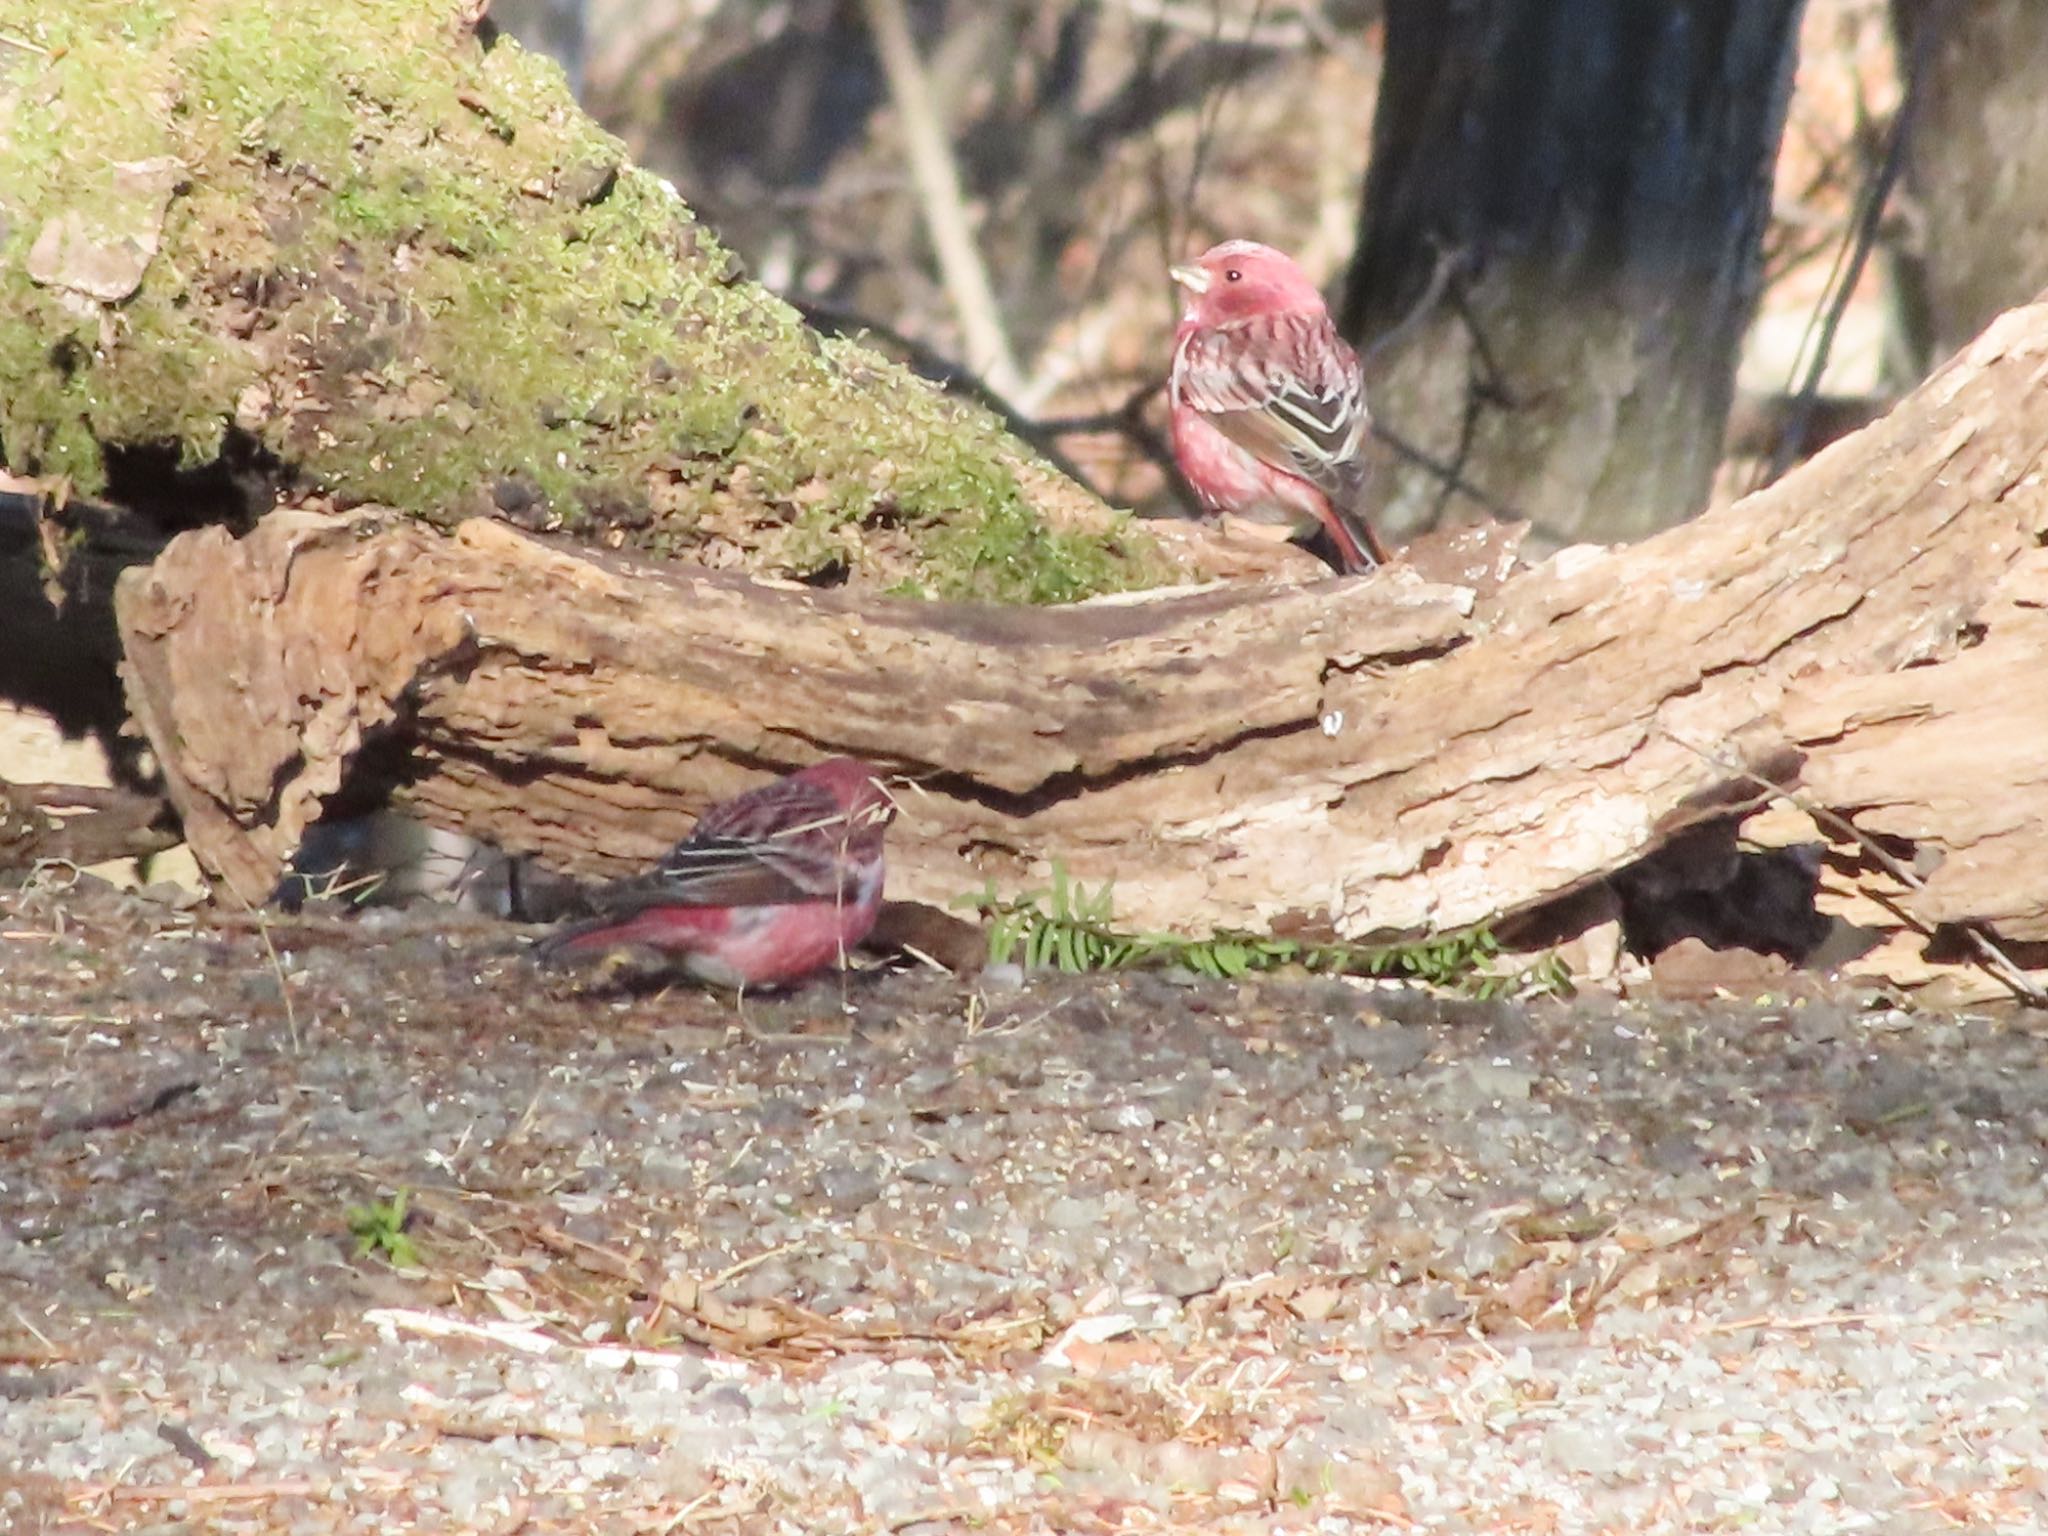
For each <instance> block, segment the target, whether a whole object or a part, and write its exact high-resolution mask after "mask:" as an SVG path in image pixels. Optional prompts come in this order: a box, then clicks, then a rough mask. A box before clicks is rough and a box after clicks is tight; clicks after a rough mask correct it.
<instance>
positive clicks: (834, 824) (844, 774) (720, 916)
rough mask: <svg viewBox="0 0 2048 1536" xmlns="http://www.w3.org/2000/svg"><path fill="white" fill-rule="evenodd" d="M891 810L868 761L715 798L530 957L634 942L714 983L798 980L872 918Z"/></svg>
mask: <svg viewBox="0 0 2048 1536" xmlns="http://www.w3.org/2000/svg"><path fill="white" fill-rule="evenodd" d="M895 814H896V807H895V805H894V804H893V803H891V801H890V799H889V796H888V794H887V793H886V792H885V791H884V790H883V789H882V786H881V784H880V783H879V782H878V780H877V778H876V775H875V771H874V769H872V768H870V767H869V766H868V765H867V764H866V763H863V762H859V761H856V760H855V759H853V758H850V757H834V758H829V759H827V760H826V761H824V762H822V763H814V764H813V765H812V766H810V767H809V768H805V769H803V770H802V771H801V772H798V773H793V774H791V775H789V776H788V777H787V778H783V779H777V780H776V781H775V782H774V783H773V784H764V785H762V786H761V787H760V788H759V789H751V790H748V791H747V792H746V793H745V794H743V795H736V796H734V797H733V798H732V799H730V800H725V801H721V802H720V803H719V804H717V805H714V806H712V807H711V808H710V809H709V810H707V811H706V812H705V813H704V815H703V817H702V818H701V819H700V820H699V821H698V823H697V826H696V828H695V830H694V831H692V832H691V833H690V835H689V836H688V837H687V838H685V839H684V840H683V841H682V842H680V843H678V844H676V846H675V847H674V848H672V849H670V850H669V854H668V857H667V858H665V859H663V860H662V861H661V863H660V864H659V865H658V866H657V867H656V868H655V869H654V870H653V872H652V873H650V874H646V875H640V876H636V877H634V878H632V879H630V880H621V881H618V882H616V883H614V884H612V885H608V886H604V887H601V888H600V889H599V890H598V891H597V892H596V893H595V895H594V897H593V901H594V903H595V905H596V908H597V912H598V915H597V916H596V917H594V918H591V919H590V920H589V921H587V922H581V923H574V924H571V925H570V926H569V927H566V928H563V929H560V930H558V931H557V932H555V933H552V934H549V935H548V937H547V938H545V939H543V940H542V941H541V942H540V943H539V944H538V945H536V946H535V948H534V951H533V954H534V958H535V959H536V960H539V961H541V962H543V963H551V962H554V961H558V960H563V959H569V958H573V957H576V956H583V955H593V954H602V953H604V952H605V951H607V950H611V949H614V948H617V947H620V946H626V945H631V946H639V947H645V948H650V949H658V950H662V951H664V952H666V953H668V954H671V955H673V956H675V957H676V958H677V959H678V960H679V961H680V963H681V966H682V969H683V970H684V971H685V972H687V973H688V974H689V975H690V976H692V977H694V978H695V979H696V980H698V981H705V982H710V983H711V984H712V985H714V986H721V987H759V986H777V985H781V984H783V983H786V982H792V981H801V980H802V979H803V978H804V977H806V976H809V975H811V974H812V973H813V972H815V971H821V970H823V969H825V968H826V967H827V966H829V965H832V964H834V963H835V962H840V963H843V961H844V959H845V956H846V952H847V951H848V950H850V949H852V948H853V947H854V946H855V945H856V944H858V943H859V942H860V941H861V940H862V939H864V938H866V937H867V935H868V931H869V930H870V929H872V928H873V927H874V926H875V914H876V913H878V912H879V911H880V910H881V907H882V837H883V834H884V833H885V832H886V831H887V829H888V825H889V822H890V820H891V819H892V818H893V817H894V816H895Z"/></svg>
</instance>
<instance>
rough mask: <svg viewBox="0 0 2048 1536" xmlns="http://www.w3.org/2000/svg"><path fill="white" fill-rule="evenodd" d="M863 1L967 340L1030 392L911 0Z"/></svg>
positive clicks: (1004, 387) (1009, 394)
mask: <svg viewBox="0 0 2048 1536" xmlns="http://www.w3.org/2000/svg"><path fill="white" fill-rule="evenodd" d="M862 3H863V9H864V10H865V11H866V13H867V20H868V31H869V32H870V33H871V34H872V36H873V38H874V43H875V51H876V53H878V54H879V55H880V56H881V60H882V71H883V73H884V74H885V75H886V76H887V77H888V81H889V96H890V99H891V100H892V101H893V102H894V103H895V106H896V115H897V117H898V118H899V119H900V120H901V122H902V125H903V141H904V148H905V151H906V152H907V153H908V154H909V157H910V174H911V177H912V179H913V180H914V181H915V182H916V184H917V193H918V201H919V203H920V205H921V206H922V208H923V212H924V222H925V230H926V232H927V233H928V234H930V236H931V240H932V248H933V250H934V252H935V253H936V254H937V256H938V260H939V275H940V277H941V278H942V279H943V280H944V282H945V285H946V293H947V296H948V297H949V298H950V299H951V300H952V302H953V314H954V317H955V318H956V319H958V320H959V322H960V330H961V334H962V335H963V336H964V337H965V339H966V343H967V355H968V358H969V360H970V361H971V362H972V364H973V365H974V367H975V369H976V370H977V371H978V372H979V373H980V374H981V375H982V376H983V377H984V378H986V379H987V380H988V381H989V384H990V385H991V386H992V387H993V388H994V390H995V392H996V393H997V394H998V395H1001V396H1003V397H1004V398H1005V399H1009V400H1019V399H1022V397H1023V392H1024V375H1023V371H1022V370H1021V369H1019V368H1018V366H1017V357H1016V354H1015V353H1014V352H1013V351H1012V350H1011V348H1010V338H1009V335H1008V334H1007V333H1006V332H1005V331H1004V329H1003V322H1002V315H1001V312H1000V311H999V310H998V309H997V307H996V296H995V289H994V288H993V287H992V286H991V285H990V283H989V277H988V267H987V266H986V265H985V264H984V263H983V261H982V259H981V252H980V251H979V250H978V249H976V247H975V244H974V233H973V231H972V230H971V229H970V228H969V227H968V222H967V206H966V199H965V197H964V196H963V195H962V193H961V189H960V168H959V166H958V165H957V164H956V163H955V161H954V159H953V150H952V146H951V144H950V143H949V142H948V140H947V136H946V130H945V125H944V124H942V123H941V122H940V121H939V114H938V109H937V108H936V107H935V106H934V105H933V103H932V96H931V86H930V82H929V80H928V79H927V78H926V76H925V72H924V64H923V62H922V61H921V60H920V59H919V58H918V56H917V44H916V43H915V42H913V41H912V39H911V35H910V18H909V16H908V14H906V12H905V10H904V4H903V0H862Z"/></svg>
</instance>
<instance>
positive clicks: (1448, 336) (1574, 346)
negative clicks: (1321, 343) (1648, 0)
mask: <svg viewBox="0 0 2048 1536" xmlns="http://www.w3.org/2000/svg"><path fill="white" fill-rule="evenodd" d="M1800 8H1801V7H1800V0H1760V3H1756V4H1748V5H1729V4H1727V3H1726V0H1674V3H1670V4H1663V5H1640V4H1637V3H1634V0H1567V3H1548V0H1546V3H1530V0H1481V3H1478V4H1471V5H1459V6H1449V5H1443V4H1441V3H1439V0H1389V4H1388V6H1387V29H1386V36H1387V49H1386V72H1385V75H1384V77H1383V80H1382V83H1381V87H1380V98H1379V104H1378V107H1377V109H1376V112H1375V115H1374V119H1373V153H1372V164H1371V171H1370V174H1369V176H1368V178H1367V183H1366V192H1365V202H1364V208H1363V212H1362V215H1361V220H1360V235H1359V252H1358V255H1357V257H1356V259H1355V261H1354V264H1353V266H1352V268H1351V271H1350V275H1349V282H1348V286H1347V292H1346V296H1345V304H1344V313H1343V325H1344V327H1345V329H1346V331H1347V333H1348V334H1350V335H1351V336H1352V337H1353V338H1354V339H1355V340H1357V341H1358V342H1360V344H1361V345H1366V344H1369V343H1370V342H1371V341H1372V340H1373V339H1374V337H1375V336H1377V335H1379V334H1381V333H1383V332H1386V331H1387V330H1388V329H1389V328H1390V327H1392V326H1393V325H1395V323H1396V322H1397V321H1399V320H1400V319H1401V318H1402V317H1403V315H1404V313H1405V312H1406V311H1407V310H1408V309H1409V308H1410V307H1411V306H1413V305H1414V304H1415V303H1416V302H1417V299H1418V295H1421V294H1423V293H1425V292H1426V291H1427V288H1428V283H1429V279H1430V275H1431V274H1432V272H1433V271H1434V270H1435V269H1436V267H1437V265H1438V262H1439V260H1440V259H1442V258H1446V257H1447V258H1448V259H1451V260H1454V261H1456V262H1457V263H1458V265H1459V269H1460V270H1461V271H1462V272H1464V273H1467V274H1469V275H1470V276H1469V280H1467V279H1460V282H1461V284H1462V285H1463V287H1464V289H1465V291H1466V292H1467V294H1468V297H1469V304H1468V305H1467V306H1466V310H1467V314H1466V315H1465V316H1461V315H1460V313H1459V312H1458V308H1457V307H1456V306H1453V305H1440V306H1438V307H1437V309H1436V310H1435V311H1433V312H1431V313H1430V314H1428V315H1427V316H1426V317H1425V318H1423V319H1422V320H1421V321H1420V323H1419V324H1418V325H1416V326H1415V327H1414V329H1413V330H1412V331H1409V332H1405V333H1403V334H1402V336H1401V338H1400V340H1399V341H1398V342H1397V343H1395V344H1394V345H1392V346H1390V347H1389V348H1387V349H1386V351H1385V353H1384V354H1383V355H1381V356H1378V357H1375V358H1373V359H1372V363H1373V373H1374V378H1373V381H1372V382H1373V398H1374V401H1375V408H1376V410H1377V411H1378V413H1379V415H1380V416H1381V418H1382V419H1383V420H1384V421H1386V422H1387V423H1388V424H1390V425H1391V426H1392V427H1394V428H1395V429H1397V430H1398V431H1399V432H1400V433H1401V434H1402V435H1403V436H1404V437H1406V438H1408V439H1409V440H1411V441H1415V442H1418V443H1420V444H1422V445H1423V446H1425V447H1427V448H1429V449H1430V450H1431V451H1432V452H1433V453H1435V454H1436V455H1437V456H1438V457H1440V458H1443V459H1448V460H1454V461H1456V462H1458V463H1459V464H1460V466H1461V470H1462V473H1463V475H1464V477H1465V479H1466V480H1467V481H1469V482H1471V483H1473V484H1475V485H1477V486H1479V487H1481V488H1482V489H1483V490H1484V491H1486V492H1487V493H1489V494H1490V495H1492V496H1493V497H1495V498H1496V499H1497V500H1498V501H1499V502H1502V503H1506V504H1510V505H1512V506H1514V507H1515V508H1516V509H1517V511H1519V512H1520V513H1521V514H1522V515H1524V516H1527V517H1529V518H1531V519H1533V520H1534V521H1535V523H1536V525H1537V527H1538V528H1539V529H1540V530H1543V531H1544V532H1546V533H1548V534H1550V535H1551V536H1553V537H1554V538H1558V539H1589V540H1614V539H1626V538H1633V537H1636V536H1639V535H1642V534H1645V533H1649V532H1651V531H1652V530H1654V529H1657V528H1661V527H1665V526H1667V525H1669V524H1671V523H1674V522H1677V521H1679V520H1680V519H1682V518H1686V517H1689V516H1691V515H1692V514H1693V513H1695V512H1697V511H1698V510H1700V508H1702V507H1703V506H1705V505H1706V502H1707V494H1708V490H1709V487H1710V484H1711V481H1712V478H1713V473H1714V468H1715V465H1716V464H1717V463H1718V461H1719V458H1720V451H1721V429H1722V423H1723V421H1724V419H1725V417H1726V415H1727V410H1728V403H1729V399H1730V395H1731V392H1732V389H1733V385H1734V374H1735V361H1736V348H1737V346H1738V344H1739V342H1740V340H1741V337H1742V333H1743V330H1744V328H1745V327H1746V326H1747V324H1748V322H1749V318H1750V314H1751V312H1752V310H1753V308H1754V306H1755V301H1756V293H1757V287H1758V282H1759V278H1760V268H1761V248H1760V244H1759V242H1760V237H1761V234H1762V230H1763V227H1764V224H1765V221H1766V220H1767V218H1768V216H1769V212H1770V171H1771V165H1772V162H1773V160H1774V158H1775V156H1776V153H1777V146H1778V137H1779V133H1780V131H1781V129H1782V128H1783V124H1784V112H1785V102H1786V98H1787V94H1788V91H1789V87H1790V81H1791V73H1792V63H1793V54H1794V46H1795V42H1796V36H1797V31H1798V20H1799V12H1800ZM1382 484H1383V485H1384V486H1385V488H1386V489H1385V494H1386V495H1387V497H1388V501H1389V505H1388V507H1387V510H1386V511H1385V512H1384V513H1383V514H1382V515H1383V517H1384V518H1385V520H1386V522H1387V524H1388V526H1389V527H1390V528H1392V529H1394V530H1395V531H1396V532H1402V531H1407V530H1412V529H1415V528H1418V527H1422V526H1427V525H1430V524H1432V523H1433V522H1434V521H1435V520H1436V518H1437V517H1438V515H1439V514H1440V512H1441V510H1442V502H1443V499H1444V492H1443V487H1442V484H1441V482H1440V481H1438V480H1436V479H1434V478H1433V477H1432V476H1431V475H1429V474H1428V473H1427V472H1424V471H1421V470H1419V469H1415V468H1412V467H1408V466H1390V467H1389V470H1388V472H1387V473H1386V475H1385V477H1384V479H1383V481H1382Z"/></svg>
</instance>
